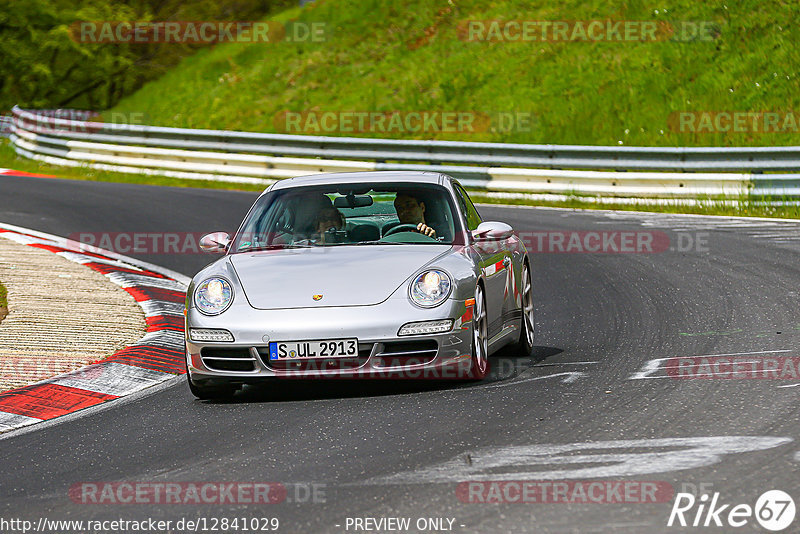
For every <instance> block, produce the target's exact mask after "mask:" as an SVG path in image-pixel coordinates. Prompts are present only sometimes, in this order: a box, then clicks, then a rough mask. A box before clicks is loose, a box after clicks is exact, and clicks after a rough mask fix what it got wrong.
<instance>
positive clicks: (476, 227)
mask: <svg viewBox="0 0 800 534" xmlns="http://www.w3.org/2000/svg"><path fill="white" fill-rule="evenodd" d="M201 247H202V248H203V249H204V250H206V251H215V252H220V253H224V254H225V255H224V256H223V257H222V258H220V259H219V260H217V261H215V262H214V263H212V264H211V265H209V266H208V267H206V268H205V269H203V270H202V271H201V272H199V273H198V274H197V275H196V276H195V277H194V279H193V280H192V283H191V285H190V286H189V290H188V293H187V299H186V308H187V309H186V363H187V371H188V373H187V376H188V380H189V387H190V388H191V390H192V393H194V395H195V396H197V397H199V398H203V399H208V398H215V397H224V396H229V395H232V394H233V393H234V392H235V391H236V390H237V389H239V388H240V387H241V386H242V385H243V384H254V383H258V382H262V381H264V380H275V379H281V378H389V379H392V378H410V379H448V378H456V379H459V378H460V379H470V380H480V379H482V378H484V377H485V376H486V373H487V369H488V357H489V355H490V354H492V353H493V352H495V351H497V350H498V349H500V348H501V347H503V346H505V345H509V344H515V346H516V350H518V351H519V352H520V353H521V354H524V355H527V354H529V353H530V352H531V350H532V348H533V333H534V315H533V295H532V291H531V264H530V260H529V258H528V255H527V252H526V250H525V246H524V244H523V243H522V242H521V240H519V238H518V237H517V236H515V235H514V233H513V230H512V228H511V227H510V226H508V225H507V224H504V223H501V222H485V221H483V220H481V217H480V215H479V214H478V211H477V210H476V209H475V206H474V205H473V204H472V201H471V200H470V198H469V196H468V195H467V193H466V191H464V188H463V187H462V186H461V185H460V184H459V183H458V182H457V181H456V180H454V179H453V178H451V177H450V176H447V175H444V174H440V173H430V172H356V173H343V174H321V175H313V176H303V177H298V178H291V179H287V180H282V181H280V182H276V183H275V184H273V185H271V186H270V187H269V188H267V190H266V191H264V193H263V194H262V195H261V196H260V197H259V198H258V200H256V202H255V203H254V204H253V206H252V207H251V208H250V211H249V213H248V214H247V216H246V217H245V219H244V222H243V223H242V225H241V227H240V228H239V230H238V231H237V232H236V234H235V235H234V236H233V237H232V238H231V237H230V236H228V234H225V233H222V232H216V233H213V234H208V235H206V236H204V237H203V238H202V240H201Z"/></svg>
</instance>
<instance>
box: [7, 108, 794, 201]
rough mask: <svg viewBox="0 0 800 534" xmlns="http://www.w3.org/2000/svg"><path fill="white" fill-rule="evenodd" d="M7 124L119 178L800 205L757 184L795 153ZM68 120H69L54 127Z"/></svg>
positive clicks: (66, 160)
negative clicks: (399, 184)
mask: <svg viewBox="0 0 800 534" xmlns="http://www.w3.org/2000/svg"><path fill="white" fill-rule="evenodd" d="M12 113H13V124H12V126H11V133H10V138H11V140H12V142H13V143H14V146H15V150H16V151H17V152H18V153H19V154H21V155H24V156H27V157H32V158H36V159H40V160H45V161H50V162H51V163H57V164H62V165H89V166H92V167H95V168H101V169H107V170H115V171H121V172H139V173H146V174H164V175H167V176H174V177H179V178H197V179H212V180H226V181H238V182H255V183H262V182H263V183H269V181H271V180H275V179H281V178H287V177H291V176H298V175H302V174H312V173H317V172H341V171H356V170H431V171H442V172H447V173H449V174H451V175H454V176H456V177H457V178H459V179H461V180H462V182H464V183H465V185H468V186H471V187H482V188H486V189H489V190H500V191H525V192H571V193H575V194H585V195H617V196H642V195H644V196H664V197H697V196H704V195H741V194H742V193H745V192H747V191H749V190H753V189H755V190H756V191H758V192H760V193H762V194H781V195H785V196H794V195H800V174H767V175H762V174H761V173H764V172H774V171H798V170H800V147H743V148H714V147H702V148H669V147H667V148H650V147H624V146H620V147H605V146H560V145H521V144H503V143H471V142H455V141H412V140H389V139H365V138H353V137H322V136H306V135H286V134H266V133H252V132H235V131H224V130H199V129H184V128H165V127H157V126H142V125H129V124H112V123H98V122H87V121H85V120H74V119H68V118H60V117H59V113H51V112H49V113H41V112H31V111H25V110H22V109H20V108H19V107H15V108H14V109H13V112H12ZM68 113H74V112H68V111H66V110H65V111H64V112H63V113H62V114H61V115H65V114H68ZM73 116H74V115H73ZM87 116H88V115H87ZM658 171H661V172H658ZM664 171H666V172H664Z"/></svg>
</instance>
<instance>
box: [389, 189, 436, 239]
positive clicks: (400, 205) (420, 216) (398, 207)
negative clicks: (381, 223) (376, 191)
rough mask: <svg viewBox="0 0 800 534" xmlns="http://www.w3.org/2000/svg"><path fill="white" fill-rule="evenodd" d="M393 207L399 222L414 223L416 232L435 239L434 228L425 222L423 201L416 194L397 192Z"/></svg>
mask: <svg viewBox="0 0 800 534" xmlns="http://www.w3.org/2000/svg"><path fill="white" fill-rule="evenodd" d="M394 209H395V211H397V218H398V219H399V220H400V224H414V225H416V231H417V232H419V233H421V234H423V235H426V236H428V237H432V238H434V239H436V230H434V229H433V228H431V227H430V226H428V225H427V224H426V223H425V202H423V201H422V200H421V199H420V198H419V197H418V196H417V195H416V194H414V193H408V192H400V193H397V196H396V197H395V199H394Z"/></svg>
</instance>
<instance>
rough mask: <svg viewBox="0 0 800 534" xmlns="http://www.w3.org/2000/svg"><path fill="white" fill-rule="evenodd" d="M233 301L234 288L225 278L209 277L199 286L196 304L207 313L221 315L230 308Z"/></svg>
mask: <svg viewBox="0 0 800 534" xmlns="http://www.w3.org/2000/svg"><path fill="white" fill-rule="evenodd" d="M232 301H233V288H232V287H231V284H230V282H228V281H227V280H225V279H224V278H218V277H214V278H209V279H207V280H204V281H203V282H201V283H200V285H198V286H197V289H196V290H195V292H194V304H195V306H197V309H198V310H200V311H201V312H202V313H205V314H206V315H219V314H220V313H222V312H224V311H225V310H227V309H228V306H230V305H231V302H232Z"/></svg>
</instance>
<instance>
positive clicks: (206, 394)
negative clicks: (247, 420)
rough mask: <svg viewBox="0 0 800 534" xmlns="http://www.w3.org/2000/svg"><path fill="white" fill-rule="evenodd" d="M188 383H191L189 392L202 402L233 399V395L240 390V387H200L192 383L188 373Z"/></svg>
mask: <svg viewBox="0 0 800 534" xmlns="http://www.w3.org/2000/svg"><path fill="white" fill-rule="evenodd" d="M186 381H187V382H189V390H190V391H191V392H192V395H194V396H195V397H197V398H198V399H200V400H222V399H229V398H231V397H233V394H234V393H236V391H237V390H238V389H239V388H238V386H222V385H214V386H198V385H197V384H195V383H194V382H192V378H191V377H190V376H189V373H186Z"/></svg>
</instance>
